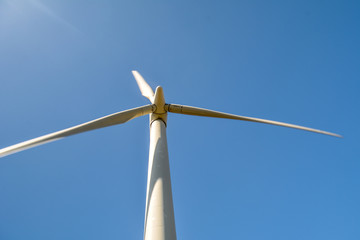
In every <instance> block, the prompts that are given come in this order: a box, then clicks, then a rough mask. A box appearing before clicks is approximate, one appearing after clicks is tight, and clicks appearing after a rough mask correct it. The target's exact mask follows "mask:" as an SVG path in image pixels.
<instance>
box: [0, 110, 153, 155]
mask: <svg viewBox="0 0 360 240" xmlns="http://www.w3.org/2000/svg"><path fill="white" fill-rule="evenodd" d="M153 108H154V106H153V105H146V106H142V107H138V108H133V109H129V110H126V111H122V112H118V113H114V114H111V115H108V116H105V117H102V118H98V119H95V120H93V121H90V122H86V123H83V124H80V125H77V126H74V127H71V128H67V129H64V130H61V131H58V132H54V133H50V134H47V135H44V136H41V137H38V138H34V139H31V140H28V141H25V142H21V143H18V144H15V145H12V146H9V147H6V148H3V149H0V157H4V156H6V155H9V154H13V153H16V152H19V151H22V150H25V149H28V148H32V147H35V146H38V145H41V144H45V143H48V142H52V141H55V140H59V139H61V138H64V137H68V136H71V135H74V134H78V133H82V132H86V131H90V130H95V129H98V128H103V127H108V126H112V125H116V124H121V123H125V122H127V121H129V120H131V119H133V118H136V117H140V116H143V115H146V114H149V113H151V112H152V111H153Z"/></svg>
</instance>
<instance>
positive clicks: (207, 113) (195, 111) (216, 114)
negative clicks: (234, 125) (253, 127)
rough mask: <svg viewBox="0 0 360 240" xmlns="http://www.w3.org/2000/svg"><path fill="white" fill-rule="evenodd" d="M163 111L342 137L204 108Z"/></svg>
mask: <svg viewBox="0 0 360 240" xmlns="http://www.w3.org/2000/svg"><path fill="white" fill-rule="evenodd" d="M165 109H166V110H167V111H168V112H172V113H180V114H186V115H194V116H202V117H215V118H227V119H234V120H243V121H249V122H258V123H266V124H271V125H277V126H282V127H289V128H295V129H300V130H305V131H309V132H315V133H320V134H325V135H330V136H334V137H342V136H341V135H339V134H336V133H331V132H326V131H322V130H318V129H314V128H308V127H303V126H299V125H294V124H289V123H283V122H277V121H271V120H266V119H261V118H253V117H245V116H239V115H234V114H229V113H223V112H217V111H213V110H209V109H204V108H197V107H191V106H184V105H178V104H167V105H166V108H165Z"/></svg>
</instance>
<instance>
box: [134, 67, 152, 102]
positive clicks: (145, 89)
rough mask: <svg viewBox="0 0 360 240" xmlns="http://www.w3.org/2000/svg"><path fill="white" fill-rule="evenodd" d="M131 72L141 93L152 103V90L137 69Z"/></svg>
mask: <svg viewBox="0 0 360 240" xmlns="http://www.w3.org/2000/svg"><path fill="white" fill-rule="evenodd" d="M132 74H133V75H134V78H135V80H136V82H137V84H138V86H139V88H140V91H141V94H142V95H143V96H144V97H146V98H148V99H149V100H150V102H151V103H154V91H153V90H152V88H151V87H150V86H149V84H148V83H147V82H146V81H145V79H144V78H143V77H142V76H141V75H140V73H138V72H137V71H132Z"/></svg>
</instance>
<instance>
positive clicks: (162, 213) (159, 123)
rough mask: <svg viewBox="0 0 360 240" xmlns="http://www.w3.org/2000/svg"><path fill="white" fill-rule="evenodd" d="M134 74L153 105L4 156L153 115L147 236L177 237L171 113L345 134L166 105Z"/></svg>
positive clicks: (161, 95)
mask: <svg viewBox="0 0 360 240" xmlns="http://www.w3.org/2000/svg"><path fill="white" fill-rule="evenodd" d="M132 73H133V75H134V77H135V80H136V82H137V84H138V86H139V88H140V91H141V93H142V95H143V96H144V97H146V98H148V99H149V100H150V102H151V104H150V105H145V106H141V107H137V108H133V109H129V110H126V111H122V112H118V113H114V114H111V115H108V116H105V117H102V118H98V119H95V120H93V121H90V122H86V123H83V124H80V125H77V126H74V127H70V128H67V129H64V130H61V131H58V132H54V133H50V134H47V135H44V136H41V137H38V138H34V139H31V140H28V141H25V142H21V143H18V144H15V145H12V146H9V147H6V148H3V149H0V157H4V156H7V155H9V154H13V153H16V152H19V151H22V150H25V149H28V148H32V147H35V146H38V145H41V144H44V143H48V142H52V141H55V140H58V139H61V138H64V137H68V136H71V135H74V134H78V133H82V132H86V131H90V130H95V129H99V128H103V127H108V126H112V125H117V124H122V123H125V122H127V121H129V120H131V119H134V118H136V117H140V116H143V115H147V114H150V150H149V164H148V178H147V190H146V209H145V224H144V239H145V240H175V239H176V230H175V218H174V208H173V200H172V190H171V180H170V167H169V154H168V147H167V139H166V124H167V114H168V112H171V113H178V114H186V115H194V116H202V117H215V118H226V119H234V120H243V121H250V122H258V123H266V124H271V125H277V126H283V127H289V128H295V129H300V130H305V131H310V132H315V133H320V134H325V135H330V136H335V137H341V136H340V135H338V134H335V133H331V132H326V131H321V130H317V129H313V128H308V127H303V126H299V125H294V124H289V123H282V122H277V121H271V120H265V119H260V118H252V117H245V116H239V115H234V114H228V113H222V112H217V111H213V110H208V109H204V108H197V107H191V106H184V105H178V104H166V102H165V98H164V93H163V89H162V87H160V86H158V87H157V88H156V91H155V93H154V91H153V90H152V88H151V87H150V86H149V85H148V84H147V83H146V81H145V80H144V79H143V77H142V76H141V75H140V74H139V73H138V72H137V71H132Z"/></svg>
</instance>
